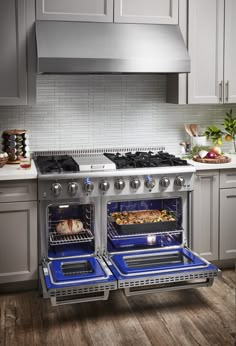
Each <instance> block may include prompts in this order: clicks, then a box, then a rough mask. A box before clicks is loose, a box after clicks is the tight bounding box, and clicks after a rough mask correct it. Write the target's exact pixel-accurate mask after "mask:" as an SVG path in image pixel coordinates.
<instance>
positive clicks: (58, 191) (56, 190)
mask: <svg viewBox="0 0 236 346" xmlns="http://www.w3.org/2000/svg"><path fill="white" fill-rule="evenodd" d="M61 190H62V186H61V184H59V183H55V184H52V186H51V191H52V193H53V195H54V196H55V197H58V196H60V194H61Z"/></svg>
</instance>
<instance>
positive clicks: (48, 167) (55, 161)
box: [37, 155, 79, 174]
mask: <svg viewBox="0 0 236 346" xmlns="http://www.w3.org/2000/svg"><path fill="white" fill-rule="evenodd" d="M37 165H38V167H39V169H40V172H41V173H42V174H48V173H65V172H72V173H74V172H78V171H79V167H78V165H77V163H76V162H75V161H74V159H73V158H72V157H71V156H68V155H62V156H61V155H59V156H38V157H37Z"/></svg>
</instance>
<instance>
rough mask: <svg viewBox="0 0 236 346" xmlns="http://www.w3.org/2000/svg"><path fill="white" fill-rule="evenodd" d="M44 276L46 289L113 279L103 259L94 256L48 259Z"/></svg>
mask: <svg viewBox="0 0 236 346" xmlns="http://www.w3.org/2000/svg"><path fill="white" fill-rule="evenodd" d="M44 276H45V281H46V285H47V288H48V289H49V288H60V287H65V286H73V285H86V284H92V283H96V282H97V283H98V282H106V281H112V280H113V281H114V280H115V279H114V277H113V275H112V273H111V272H110V271H109V270H107V267H106V265H105V263H104V262H103V260H101V259H99V258H96V257H89V258H86V257H84V258H80V259H67V260H66V259H62V260H54V261H50V262H48V263H47V264H46V268H45V270H44Z"/></svg>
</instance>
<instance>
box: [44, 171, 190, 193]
mask: <svg viewBox="0 0 236 346" xmlns="http://www.w3.org/2000/svg"><path fill="white" fill-rule="evenodd" d="M184 183H185V180H184V178H183V177H181V176H178V177H176V178H175V180H174V185H175V186H176V187H178V188H181V187H182V186H183V185H184ZM144 185H145V186H146V187H147V188H148V189H150V190H151V189H153V188H154V187H155V186H156V182H155V180H154V179H153V178H151V177H148V178H146V179H145V181H144ZM159 185H160V187H162V188H167V187H168V186H169V185H170V179H169V178H168V177H162V178H161V179H160V181H159ZM114 186H115V189H116V190H119V191H121V190H123V189H124V188H125V181H124V180H123V179H122V178H118V179H116V180H115V183H114ZM140 186H141V182H140V180H139V179H138V178H132V179H131V180H130V187H131V188H132V189H135V190H137V189H138V188H139V187H140ZM78 188H79V185H78V184H77V183H76V182H70V183H69V184H68V186H67V189H68V192H69V193H70V194H71V195H75V194H76V193H77V191H78ZM83 188H84V191H85V192H92V191H93V189H94V183H93V182H92V181H89V180H86V181H85V182H84V186H83ZM109 188H110V183H109V181H107V180H105V179H104V180H101V181H100V183H99V189H100V190H101V191H103V192H106V191H108V190H109ZM51 191H52V193H53V195H54V196H56V197H57V196H59V195H60V194H61V191H62V186H61V184H59V183H54V184H52V186H51Z"/></svg>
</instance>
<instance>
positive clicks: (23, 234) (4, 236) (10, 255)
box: [0, 202, 38, 283]
mask: <svg viewBox="0 0 236 346" xmlns="http://www.w3.org/2000/svg"><path fill="white" fill-rule="evenodd" d="M0 225H1V227H0V235H1V242H0V283H9V282H17V281H25V280H34V279H37V275H38V274H37V273H38V263H37V262H38V260H37V202H21V203H0Z"/></svg>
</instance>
